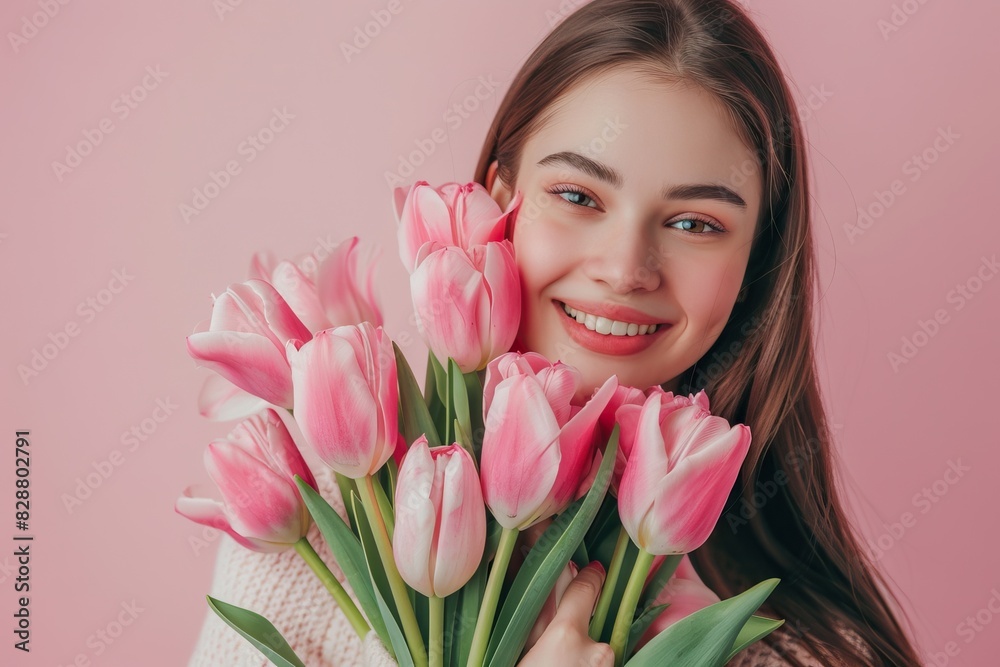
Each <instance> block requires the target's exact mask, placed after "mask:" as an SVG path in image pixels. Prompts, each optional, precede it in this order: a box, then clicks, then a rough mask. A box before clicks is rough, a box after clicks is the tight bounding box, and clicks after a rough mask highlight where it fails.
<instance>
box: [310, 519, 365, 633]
mask: <svg viewBox="0 0 1000 667" xmlns="http://www.w3.org/2000/svg"><path fill="white" fill-rule="evenodd" d="M295 551H297V552H298V554H299V555H300V556H302V560H304V561H305V562H306V563H308V564H309V567H310V568H312V571H313V572H315V573H316V576H317V577H319V580H320V581H322V582H323V585H324V586H326V590H328V591H330V595H332V596H333V599H334V600H336V602H337V604H338V605H340V608H341V610H342V611H343V612H344V615H345V616H347V620H348V621H350V622H351V626H353V627H354V630H355V632H357V633H358V637H361V639H362V640H363V639H364V638H365V635H367V634H368V632H369V631H370V630H371V628H370V627H369V626H368V622H367V621H365V617H364V616H362V615H361V612H360V611H358V607H357V605H355V604H354V600H352V599H351V596H350V595H348V594H347V591H345V590H344V587H343V586H342V585H341V584H340V582H339V581H338V580H337V577H335V576H333V572H330V568H328V567H327V566H326V563H324V562H323V559H321V558H320V557H319V554H317V553H316V550H315V549H313V547H312V545H311V544H309V540H307V539H306V538H304V537H303V538H302V539H300V540H299V541H298V542H296V543H295Z"/></svg>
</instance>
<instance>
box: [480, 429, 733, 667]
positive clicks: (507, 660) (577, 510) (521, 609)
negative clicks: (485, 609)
mask: <svg viewBox="0 0 1000 667" xmlns="http://www.w3.org/2000/svg"><path fill="white" fill-rule="evenodd" d="M618 430H619V429H618V425H617V424H616V425H615V429H614V431H612V433H611V439H610V440H609V441H608V447H607V452H608V453H607V455H606V456H605V457H604V459H603V460H602V461H601V466H600V468H599V469H598V471H597V476H596V477H595V478H594V483H593V485H592V486H591V487H590V490H589V491H588V492H587V494H586V495H585V496H584V497H583V498H581V499H579V500H577V501H576V502H574V503H573V504H572V505H570V506H569V507H568V508H567V509H566V510H564V511H563V512H562V513H561V514H560V515H559V516H558V517H556V519H555V521H553V522H552V524H551V525H550V526H549V527H548V529H546V531H545V533H543V534H542V536H541V537H540V538H539V539H538V541H537V542H536V543H535V545H534V546H533V547H532V548H531V551H529V552H528V556H527V558H525V559H524V563H523V564H522V565H521V568H520V569H519V570H518V573H517V576H516V577H515V578H514V583H513V584H511V587H510V591H509V592H508V594H507V597H506V599H505V600H504V603H503V607H502V608H501V609H500V613H499V614H498V615H497V621H496V625H495V626H494V629H493V634H492V635H491V637H490V643H489V647H488V648H487V651H486V659H487V662H488V664H489V665H490V667H510V666H512V665H514V664H515V663H516V662H517V659H518V657H519V656H520V654H521V649H522V648H523V647H524V643H525V641H526V640H527V638H528V634H529V633H530V632H531V628H532V626H533V625H534V623H535V619H537V618H538V613H539V612H540V611H541V609H542V606H543V605H544V604H545V600H546V598H547V597H548V596H549V593H550V592H551V591H552V588H553V586H555V583H556V580H557V579H558V578H559V574H560V573H561V572H562V570H563V568H564V567H566V563H568V562H569V560H570V557H571V556H572V555H573V553H574V552H575V551H576V548H577V546H578V545H579V544H580V543H581V542H582V541H583V537H584V535H586V533H587V530H588V529H589V528H590V526H591V524H592V523H593V521H594V518H595V517H596V516H597V511H598V510H599V509H600V507H601V503H602V501H603V500H604V496H605V494H606V493H607V490H608V486H609V485H610V483H611V474H612V472H613V471H614V462H615V454H616V452H617V451H618ZM730 645H731V643H730V644H727V646H730Z"/></svg>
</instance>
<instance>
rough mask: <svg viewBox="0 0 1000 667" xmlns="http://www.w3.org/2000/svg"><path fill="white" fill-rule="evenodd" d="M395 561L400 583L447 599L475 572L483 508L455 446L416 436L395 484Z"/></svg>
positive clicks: (471, 467)
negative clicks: (431, 443) (435, 444)
mask: <svg viewBox="0 0 1000 667" xmlns="http://www.w3.org/2000/svg"><path fill="white" fill-rule="evenodd" d="M394 508H395V512H396V520H395V530H394V532H393V537H392V550H393V555H394V559H395V561H396V564H397V566H398V568H399V574H400V576H402V577H403V580H404V581H405V582H406V583H407V584H409V585H410V586H411V587H412V588H414V589H415V590H417V591H419V592H421V593H423V594H424V595H426V596H428V597H440V598H443V597H446V596H448V595H451V594H452V593H454V592H455V591H457V590H458V589H459V588H461V587H462V586H464V585H465V584H466V582H468V581H469V579H471V578H472V575H473V574H475V572H476V569H477V568H478V567H479V564H480V562H481V561H482V558H483V550H484V549H485V547H486V506H485V505H484V504H483V494H482V490H481V489H480V484H479V475H478V474H477V473H476V464H475V462H474V461H473V460H472V456H470V455H469V453H468V452H467V451H466V450H465V449H464V448H463V447H462V446H461V445H458V444H452V445H448V446H447V447H435V448H434V449H430V448H428V446H427V437H426V436H423V435H421V436H420V437H419V438H417V440H416V441H415V442H414V443H413V445H412V446H411V447H410V448H409V450H408V451H407V453H406V456H405V457H404V458H403V464H402V466H401V467H400V469H399V479H398V481H397V483H396V498H395V503H394Z"/></svg>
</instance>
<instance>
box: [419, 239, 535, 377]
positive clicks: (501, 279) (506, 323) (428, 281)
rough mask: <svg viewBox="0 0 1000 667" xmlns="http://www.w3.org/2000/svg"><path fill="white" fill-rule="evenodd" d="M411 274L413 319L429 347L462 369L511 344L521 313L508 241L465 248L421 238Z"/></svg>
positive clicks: (477, 366)
mask: <svg viewBox="0 0 1000 667" xmlns="http://www.w3.org/2000/svg"><path fill="white" fill-rule="evenodd" d="M417 262H418V266H417V269H416V271H414V272H413V275H411V276H410V293H411V296H412V297H413V305H414V308H415V310H416V316H417V324H418V327H419V330H420V332H421V335H422V336H423V338H424V341H425V342H426V343H427V347H428V348H430V350H431V351H432V352H433V353H434V356H436V357H437V358H438V360H440V361H441V362H442V364H446V363H447V360H448V358H449V357H452V358H454V359H455V362H456V363H457V364H458V366H459V368H461V369H462V372H463V373H470V372H472V371H475V370H481V369H483V368H485V367H486V365H487V364H488V363H489V362H490V361H491V360H492V359H494V358H495V357H496V356H497V355H499V354H502V353H503V352H506V351H507V350H509V349H510V346H511V344H513V342H514V337H515V336H516V335H517V329H518V326H519V324H520V317H521V282H520V275H519V273H518V270H517V263H516V262H515V261H514V252H513V246H512V245H511V243H510V241H503V242H500V243H487V244H486V245H484V246H483V245H481V246H474V247H473V248H472V249H471V250H469V251H468V252H466V251H465V250H462V249H461V248H458V247H455V246H442V245H440V244H438V243H436V242H429V243H427V244H425V245H424V246H423V247H422V248H421V249H420V252H419V253H418V255H417Z"/></svg>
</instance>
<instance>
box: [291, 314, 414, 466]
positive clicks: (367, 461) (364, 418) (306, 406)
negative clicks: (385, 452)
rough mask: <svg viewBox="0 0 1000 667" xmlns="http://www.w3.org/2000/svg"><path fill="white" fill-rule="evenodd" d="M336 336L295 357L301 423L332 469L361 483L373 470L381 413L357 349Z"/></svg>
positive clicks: (322, 337)
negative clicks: (360, 364) (359, 360)
mask: <svg viewBox="0 0 1000 667" xmlns="http://www.w3.org/2000/svg"><path fill="white" fill-rule="evenodd" d="M338 329H339V328H338ZM335 331H336V330H335V329H326V330H324V331H320V332H319V333H317V334H316V337H315V338H314V339H313V340H311V341H310V342H308V343H306V344H304V345H303V346H302V347H301V348H300V349H299V350H298V351H297V352H295V353H291V354H290V357H291V358H290V361H291V365H292V383H293V385H294V386H295V419H296V421H297V422H298V424H299V426H300V427H301V429H302V434H303V435H304V436H305V438H306V440H307V441H308V442H309V444H310V445H311V446H312V447H313V449H315V450H316V453H317V454H318V455H319V457H320V458H321V459H323V461H325V462H326V463H327V465H329V466H330V467H332V468H334V469H335V470H336V471H337V472H339V473H341V474H342V475H346V476H348V477H351V478H352V479H358V478H360V477H364V476H365V475H367V474H369V472H370V471H371V470H370V468H371V464H372V460H373V458H374V456H375V447H376V446H377V445H378V443H377V438H378V434H379V426H378V415H379V408H378V405H377V404H376V401H375V397H374V396H373V395H372V390H371V387H370V386H369V383H368V380H367V378H366V377H365V375H364V374H363V371H362V369H361V368H359V366H358V357H357V354H356V353H355V350H354V347H353V346H352V345H351V343H350V342H349V341H347V340H345V339H344V338H342V337H340V336H337V335H335V334H334V332H335ZM366 363H367V362H366ZM390 445H391V446H395V439H393V441H392V443H390ZM390 454H391V451H390ZM383 463H384V461H383Z"/></svg>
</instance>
